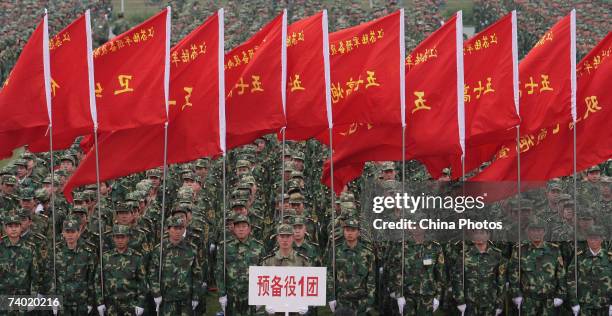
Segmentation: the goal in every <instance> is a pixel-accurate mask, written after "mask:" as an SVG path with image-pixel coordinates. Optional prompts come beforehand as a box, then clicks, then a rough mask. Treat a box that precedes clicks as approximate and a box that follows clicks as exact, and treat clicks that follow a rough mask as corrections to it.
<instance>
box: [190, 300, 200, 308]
mask: <svg viewBox="0 0 612 316" xmlns="http://www.w3.org/2000/svg"><path fill="white" fill-rule="evenodd" d="M198 304H200V302H198V301H191V309H193V310H195V309H196V307H198Z"/></svg>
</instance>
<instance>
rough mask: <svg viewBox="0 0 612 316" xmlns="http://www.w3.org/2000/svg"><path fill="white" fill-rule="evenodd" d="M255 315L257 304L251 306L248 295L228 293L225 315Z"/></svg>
mask: <svg viewBox="0 0 612 316" xmlns="http://www.w3.org/2000/svg"><path fill="white" fill-rule="evenodd" d="M250 315H255V306H249V299H248V294H247V295H236V296H233V295H228V296H227V307H226V308H225V316H250Z"/></svg>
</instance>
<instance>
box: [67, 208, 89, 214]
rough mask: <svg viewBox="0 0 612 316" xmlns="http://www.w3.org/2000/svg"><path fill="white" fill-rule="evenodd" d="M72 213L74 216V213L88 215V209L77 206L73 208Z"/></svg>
mask: <svg viewBox="0 0 612 316" xmlns="http://www.w3.org/2000/svg"><path fill="white" fill-rule="evenodd" d="M70 213H71V214H74V213H82V214H87V208H86V207H83V206H75V207H73V208H72V211H71V212H70Z"/></svg>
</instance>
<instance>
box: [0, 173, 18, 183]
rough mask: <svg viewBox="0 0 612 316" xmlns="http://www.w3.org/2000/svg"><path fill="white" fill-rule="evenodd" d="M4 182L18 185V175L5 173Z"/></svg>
mask: <svg viewBox="0 0 612 316" xmlns="http://www.w3.org/2000/svg"><path fill="white" fill-rule="evenodd" d="M2 184H7V185H17V177H15V176H14V175H11V174H5V175H3V176H2Z"/></svg>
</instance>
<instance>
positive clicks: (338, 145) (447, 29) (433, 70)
mask: <svg viewBox="0 0 612 316" xmlns="http://www.w3.org/2000/svg"><path fill="white" fill-rule="evenodd" d="M462 42H463V38H462V22H461V13H458V14H457V16H455V17H453V18H451V19H450V20H449V21H448V22H447V23H445V25H444V26H442V27H441V28H440V29H438V30H437V31H436V32H434V33H433V34H432V35H431V36H429V37H428V38H427V39H426V40H425V41H423V42H422V43H421V44H419V46H417V48H416V49H415V50H414V51H413V52H412V54H410V55H408V56H407V57H406V59H405V65H406V66H407V67H406V96H407V104H408V106H407V107H406V122H407V128H406V158H407V159H411V158H424V157H428V156H435V155H438V156H439V155H450V154H461V153H462V141H463V133H464V132H463V121H464V120H463V88H462V87H463V55H462V54H461V51H458V50H457V48H458V47H462ZM457 52H459V53H457ZM332 71H333V66H332ZM332 82H333V81H332ZM357 131H358V132H359V134H357ZM353 133H355V135H359V136H358V137H359V138H353V139H349V137H345V138H341V137H336V133H335V134H334V137H335V138H334V151H335V152H334V168H335V170H334V178H335V180H334V181H335V183H334V186H335V187H336V188H338V187H341V186H343V184H344V183H348V182H349V181H350V180H352V179H354V178H356V177H357V176H359V174H356V173H355V172H354V171H355V170H358V169H359V168H358V167H356V164H361V166H363V164H364V163H365V162H366V161H369V160H399V159H401V158H402V143H401V140H402V137H401V136H402V134H401V129H400V128H394V127H392V126H373V125H363V126H358V128H356V129H355V131H354V132H353ZM347 134H349V135H350V130H349V133H347ZM349 165H351V166H350V168H351V170H352V171H353V172H343V171H341V168H343V167H344V166H349ZM336 170H339V171H340V172H338V173H337V174H336ZM347 174H350V175H351V177H344V178H340V177H339V175H340V176H341V175H347ZM328 177H329V170H328V168H324V171H323V179H322V182H323V183H329V179H327V178H328Z"/></svg>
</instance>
